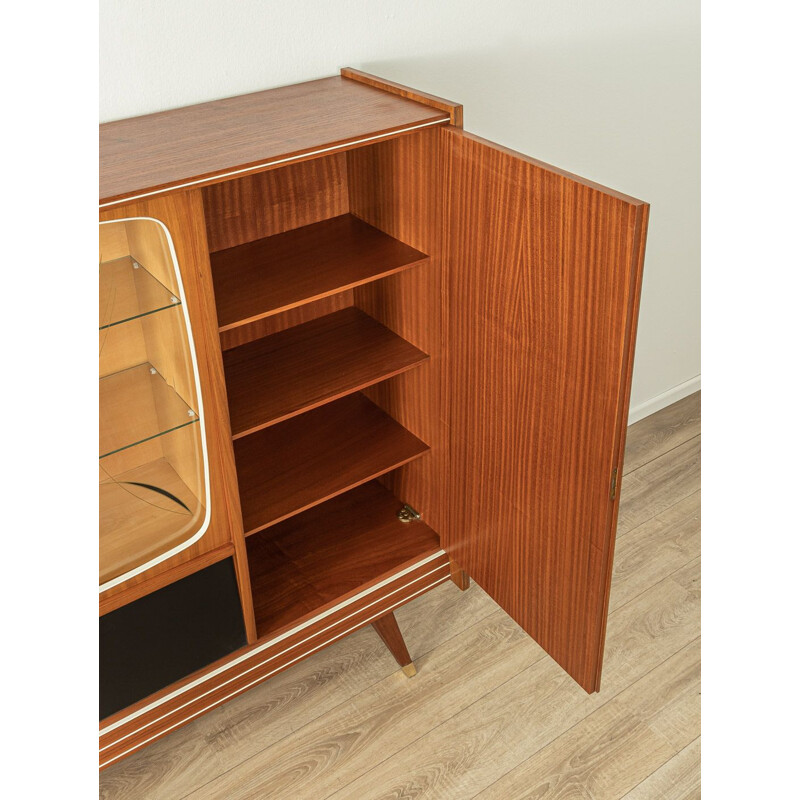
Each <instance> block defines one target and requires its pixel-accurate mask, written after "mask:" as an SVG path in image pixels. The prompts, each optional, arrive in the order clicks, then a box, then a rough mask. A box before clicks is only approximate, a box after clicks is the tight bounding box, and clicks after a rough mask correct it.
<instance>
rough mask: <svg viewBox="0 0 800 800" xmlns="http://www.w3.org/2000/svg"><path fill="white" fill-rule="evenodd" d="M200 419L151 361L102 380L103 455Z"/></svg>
mask: <svg viewBox="0 0 800 800" xmlns="http://www.w3.org/2000/svg"><path fill="white" fill-rule="evenodd" d="M198 420H199V417H198V416H197V414H196V412H195V411H194V410H193V409H191V408H190V407H189V406H188V405H187V404H186V402H185V401H184V400H183V398H181V396H180V395H179V394H178V393H177V392H176V391H175V390H174V389H173V388H172V387H171V386H170V385H169V384H168V383H167V382H166V381H165V380H164V378H162V377H161V375H160V374H159V372H158V370H156V368H155V367H153V365H152V364H139V365H138V366H136V367H131V368H130V369H126V370H122V371H121V372H116V373H114V374H113V375H108V376H107V377H105V378H101V379H100V458H105V457H106V456H110V455H112V454H113V453H118V452H119V451H120V450H126V449H127V448H129V447H134V446H135V445H137V444H141V443H142V442H146V441H147V440H148V439H154V438H156V437H157V436H163V435H164V434H165V433H169V432H170V431H174V430H177V429H178V428H183V427H185V426H186V425H192V424H194V423H195V422H197V421H198Z"/></svg>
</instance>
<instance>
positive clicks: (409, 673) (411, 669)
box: [403, 661, 417, 678]
mask: <svg viewBox="0 0 800 800" xmlns="http://www.w3.org/2000/svg"><path fill="white" fill-rule="evenodd" d="M403 672H405V674H406V677H407V678H413V677H414V676H415V675H416V674H417V668H416V667H415V666H414V662H413V661H412V662H411V663H410V664H406V665H405V666H404V667H403Z"/></svg>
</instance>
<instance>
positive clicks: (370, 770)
mask: <svg viewBox="0 0 800 800" xmlns="http://www.w3.org/2000/svg"><path fill="white" fill-rule="evenodd" d="M501 610H502V609H501ZM503 613H505V612H503ZM543 658H549V656H548V655H547V653H546V652H545V651H544V650H542V653H541V655H540V656H539V658H537V659H536V661H534V662H532V663H531V664H528V666H526V667H524V668H523V669H521V670H520V671H519V672H516V673H514V675H511V676H510V677H509V678H508V679H507V680H504V681H503V682H502V683H498V684H497V686H495V687H494V688H492V689H491V690H490V691H489V692H487V693H486V694H482V695H481V696H480V697H476V698H475V699H474V700H473V701H472V702H471V703H467V705H465V706H464V707H463V708H459V709H458V710H456V711H454V712H453V713H452V714H451V715H450V716H449V717H447V719H443V720H441V721H440V722H439V723H437V724H436V725H434V726H433V727H432V728H429V729H428V730H427V731H425V732H424V733H421V734H420V735H419V736H417V738H416V739H414V740H413V741H411V742H408V743H407V744H405V745H404V746H403V747H401V748H400V749H399V750H395V751H394V752H393V753H390V754H389V755H388V756H386V758H384V759H382V760H381V761H378V762H376V763H375V764H373V765H372V766H370V768H369V769H368V770H366V771H365V772H362V773H361V774H360V775H357V776H356V777H355V778H353V779H352V780H350V781H348V782H347V783H346V784H344V785H342V786H339V787H338V788H337V789H336V791H334V792H332V793H331V794H327V795H325V797H323V798H320V800H328V798H330V797H333V796H334V795H335V794H337V793H338V792H341V791H342V790H343V789H346V788H347V787H348V786H350V785H351V784H353V783H355V782H356V781H358V780H360V779H361V778H363V777H364V775H367V774H368V773H370V772H372V770H373V769H376V768H377V767H379V766H380V765H381V764H384V763H385V762H387V761H388V760H389V759H391V758H394V757H395V756H397V755H399V754H400V753H402V752H403V751H404V750H407V749H408V748H409V747H411V746H412V745H414V744H416V743H417V742H418V741H419V740H420V739H423V738H424V737H426V736H428V735H429V734H431V733H433V732H434V731H435V730H438V729H439V728H441V726H442V725H444V724H446V723H447V722H449V721H450V720H451V719H453V717H456V716H458V714H461V713H462V712H464V711H466V710H467V709H469V708H472V706H474V705H475V704H476V703H479V702H480V701H481V700H483V699H484V698H485V697H489V695H491V694H492V693H493V692H496V691H497V690H498V689H501V688H502V687H503V686H505V685H506V684H507V683H508V682H509V681H513V680H514V679H515V678H517V677H519V676H520V675H521V674H522V673H523V672H525V671H526V670H528V669H530V668H531V667H532V666H533V665H534V664H538V663H539V661H541V660H542V659H543ZM464 800H467V799H466V798H465V799H464Z"/></svg>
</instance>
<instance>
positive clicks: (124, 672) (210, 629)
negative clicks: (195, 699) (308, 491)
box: [100, 558, 246, 719]
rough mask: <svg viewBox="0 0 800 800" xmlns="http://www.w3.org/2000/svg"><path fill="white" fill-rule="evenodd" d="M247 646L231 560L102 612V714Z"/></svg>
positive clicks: (128, 703)
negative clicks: (106, 612)
mask: <svg viewBox="0 0 800 800" xmlns="http://www.w3.org/2000/svg"><path fill="white" fill-rule="evenodd" d="M245 644H246V636H245V630H244V619H243V618H242V609H241V605H240V603H239V591H238V589H237V586H236V573H235V571H234V568H233V559H231V558H227V559H225V560H224V561H220V562H218V563H216V564H214V565H213V566H211V567H207V568H206V569H203V570H200V571H199V572H195V573H194V574H193V575H190V576H189V577H188V578H184V579H183V580H180V581H177V582H175V583H172V584H170V585H169V586H165V587H164V588H163V589H159V590H158V591H155V592H153V593H152V594H149V595H147V596H146V597H142V598H141V599H139V600H135V601H134V602H132V603H129V604H128V605H127V606H123V607H122V608H119V609H117V610H116V611H112V612H111V613H110V614H106V615H105V616H103V617H100V719H104V718H105V717H107V716H109V714H113V713H115V712H116V711H119V710H120V709H123V708H125V707H126V706H129V705H131V703H135V702H136V701H137V700H141V699H142V698H143V697H147V695H149V694H152V693H153V692H157V691H158V690H159V689H163V688H164V687H165V686H169V684H171V683H173V682H174V681H177V680H180V679H181V678H185V677H186V676H187V675H189V674H190V673H191V672H194V671H195V670H196V669H201V668H202V667H205V666H207V665H208V664H210V663H211V662H212V661H216V660H217V659H218V658H222V657H223V656H225V655H227V654H228V653H231V652H233V651H234V650H236V649H238V648H239V647H243V646H244V645H245Z"/></svg>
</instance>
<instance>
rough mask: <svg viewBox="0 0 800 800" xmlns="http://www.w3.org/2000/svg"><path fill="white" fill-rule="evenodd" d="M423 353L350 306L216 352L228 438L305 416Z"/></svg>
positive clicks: (388, 374)
mask: <svg viewBox="0 0 800 800" xmlns="http://www.w3.org/2000/svg"><path fill="white" fill-rule="evenodd" d="M427 358H428V356H427V355H426V354H425V353H423V352H422V350H419V349H417V348H416V347H414V345H412V344H410V343H409V342H407V341H406V340H405V339H402V338H400V337H399V336H398V335H397V334H395V333H393V332H392V331H390V330H389V329H388V328H386V327H385V326H383V325H381V324H380V323H379V322H377V321H376V320H374V319H372V317H370V316H368V315H367V314H365V313H364V312H363V311H360V310H359V309H357V308H355V307H350V308H345V309H343V310H342V311H336V312H335V313H333V314H327V315H326V316H324V317H319V318H318V319H315V320H312V321H311V322H306V323H304V324H302V325H297V326H295V327H294V328H289V329H288V330H285V331H281V332H280V333H276V334H273V335H272V336H267V337H265V338H263V339H259V340H257V341H255V342H251V343H250V344H244V345H241V346H240V347H235V348H233V349H232V350H228V351H227V352H225V353H224V354H223V359H224V362H225V382H226V384H227V387H228V404H229V406H230V412H231V429H232V431H233V438H234V439H238V438H241V437H242V436H246V435H247V434H250V433H253V432H254V431H256V430H259V429H261V428H266V427H268V426H269V425H274V424H275V423H277V422H281V421H282V420H285V419H288V418H289V417H293V416H295V415H296V414H299V413H302V412H304V411H310V410H311V409H313V408H316V407H317V406H320V405H322V404H324V403H328V402H331V401H332V400H336V399H338V398H340V397H343V396H344V395H346V394H350V393H352V392H355V391H358V390H359V389H363V388H364V387H366V386H369V385H371V384H373V383H377V382H378V381H382V380H385V379H386V378H390V377H392V376H393V375H397V374H398V373H400V372H405V371H406V370H408V369H411V368H412V367H414V366H416V365H417V364H421V363H422V362H423V361H425V360H426V359H427Z"/></svg>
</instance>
